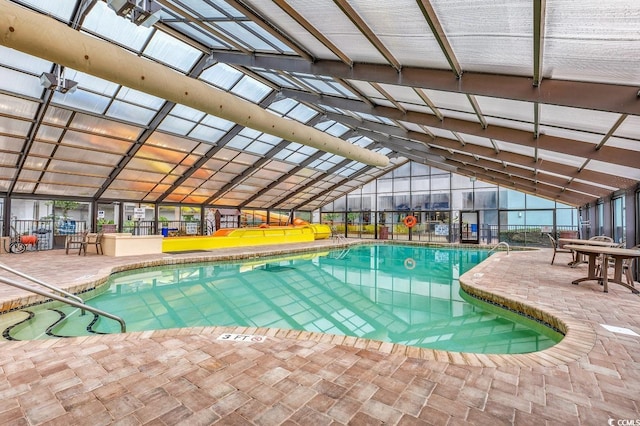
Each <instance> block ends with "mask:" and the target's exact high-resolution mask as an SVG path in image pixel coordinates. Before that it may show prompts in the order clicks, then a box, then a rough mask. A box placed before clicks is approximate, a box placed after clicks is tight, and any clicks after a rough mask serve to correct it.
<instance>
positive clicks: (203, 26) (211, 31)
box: [155, 0, 251, 54]
mask: <svg viewBox="0 0 640 426" xmlns="http://www.w3.org/2000/svg"><path fill="white" fill-rule="evenodd" d="M155 1H156V2H157V3H158V4H160V5H162V7H164V8H166V9H169V10H170V11H171V12H173V13H175V14H176V15H179V16H184V17H185V18H186V20H187V22H189V23H192V24H194V25H195V26H198V27H200V28H201V29H202V30H204V31H206V32H208V33H209V34H211V35H212V36H213V37H215V38H217V39H218V40H220V41H222V42H223V43H226V44H227V45H229V46H232V47H233V48H235V49H237V50H238V51H240V52H243V53H245V54H250V53H251V51H250V50H249V49H247V48H246V47H245V46H243V45H241V44H240V43H238V42H237V41H236V40H234V39H232V38H230V37H228V36H227V35H225V34H223V33H221V32H220V31H218V30H216V29H215V28H213V27H212V26H211V25H208V24H207V23H205V22H203V21H202V19H200V18H199V17H197V16H194V15H192V14H190V13H189V12H187V10H186V9H184V8H180V7H178V6H176V5H174V4H173V3H170V2H169V1H167V0H155Z"/></svg>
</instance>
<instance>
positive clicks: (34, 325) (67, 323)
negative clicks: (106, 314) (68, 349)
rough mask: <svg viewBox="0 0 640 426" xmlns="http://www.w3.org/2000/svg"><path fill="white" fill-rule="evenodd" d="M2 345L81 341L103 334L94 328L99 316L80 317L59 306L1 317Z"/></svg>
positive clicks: (71, 310)
mask: <svg viewBox="0 0 640 426" xmlns="http://www.w3.org/2000/svg"><path fill="white" fill-rule="evenodd" d="M0 318H1V319H2V321H0V330H2V336H0V341H7V340H36V339H52V338H58V337H78V336H89V335H93V334H100V333H97V332H96V331H94V329H93V325H94V324H95V323H96V319H97V316H96V315H94V314H91V313H86V314H85V315H81V314H80V309H77V308H74V307H70V306H62V307H61V306H57V307H51V308H43V307H42V306H38V307H37V308H36V309H23V310H19V311H13V312H9V313H6V314H4V315H2V316H1V317H0Z"/></svg>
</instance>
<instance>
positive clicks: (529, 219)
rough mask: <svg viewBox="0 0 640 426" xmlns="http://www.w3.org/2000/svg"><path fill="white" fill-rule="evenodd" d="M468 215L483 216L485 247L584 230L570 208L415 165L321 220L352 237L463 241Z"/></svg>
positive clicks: (342, 202) (328, 208)
mask: <svg viewBox="0 0 640 426" xmlns="http://www.w3.org/2000/svg"><path fill="white" fill-rule="evenodd" d="M463 212H478V217H479V223H478V224H477V227H478V230H477V231H478V237H479V242H480V244H496V243H498V242H499V241H506V242H508V243H510V244H513V245H522V246H548V245H549V239H548V237H547V236H546V234H547V233H551V234H555V235H556V237H557V236H558V235H559V233H560V232H572V233H574V234H577V232H578V228H579V221H578V211H577V209H576V208H573V207H571V206H568V205H564V204H561V203H556V202H554V201H551V200H546V199H543V198H540V197H536V196H534V195H529V194H524V193H522V192H517V191H514V190H512V189H508V188H502V187H500V186H497V185H493V184H490V183H484V182H480V181H477V180H475V179H470V178H468V177H465V176H461V175H457V174H454V173H450V172H446V171H443V170H440V169H437V168H434V167H429V166H425V165H423V164H417V163H413V162H409V163H406V164H404V165H403V166H401V167H399V168H397V169H395V170H394V171H392V172H390V173H388V174H386V175H384V176H382V177H380V178H378V179H376V180H375V181H373V182H370V183H368V184H367V185H365V186H363V187H362V188H359V189H357V190H355V191H353V192H351V193H349V194H347V195H346V196H344V197H341V198H339V199H337V200H335V201H334V202H332V203H329V204H327V205H325V206H324V207H323V208H322V209H321V214H320V221H321V222H322V223H327V224H329V225H331V226H332V227H333V229H334V232H337V233H339V234H341V235H344V236H347V237H352V238H379V239H393V240H411V241H426V242H459V241H460V220H461V217H462V213H463ZM408 217H409V219H407V218H408Z"/></svg>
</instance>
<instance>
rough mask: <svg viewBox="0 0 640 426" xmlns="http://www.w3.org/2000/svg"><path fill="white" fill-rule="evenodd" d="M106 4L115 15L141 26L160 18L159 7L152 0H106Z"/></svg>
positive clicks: (148, 25) (153, 22)
mask: <svg viewBox="0 0 640 426" xmlns="http://www.w3.org/2000/svg"><path fill="white" fill-rule="evenodd" d="M107 5H108V6H109V7H110V8H111V9H113V11H114V12H116V15H118V16H122V17H123V18H126V17H128V18H129V19H131V22H133V23H134V24H136V25H139V26H142V27H147V28H149V27H151V26H152V25H153V24H155V23H156V22H158V21H159V20H160V10H161V7H160V5H159V4H158V3H156V2H155V1H153V0H107Z"/></svg>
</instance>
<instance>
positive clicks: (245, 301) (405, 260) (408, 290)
mask: <svg viewBox="0 0 640 426" xmlns="http://www.w3.org/2000/svg"><path fill="white" fill-rule="evenodd" d="M487 253H488V252H487V251H486V250H481V249H459V248H449V247H421V246H402V245H393V244H380V245H359V246H352V247H350V248H341V249H338V250H333V251H327V252H321V253H305V254H298V255H291V256H286V257H271V258H254V259H251V260H244V261H238V262H233V263H230V262H221V263H219V262H216V263H207V264H182V265H172V266H163V267H153V268H145V269H137V270H132V271H127V272H122V273H117V274H114V275H112V276H111V277H110V279H109V282H108V284H106V285H105V286H103V287H102V289H101V291H100V294H97V295H95V297H92V298H90V299H89V300H87V302H86V303H87V304H89V305H91V306H94V307H97V308H99V309H101V310H103V311H106V312H110V313H112V314H115V315H117V316H120V317H121V318H123V319H124V320H125V321H126V323H127V331H143V330H158V329H169V328H183V327H201V326H247V327H270V328H281V329H295V330H306V331H311V332H320V333H329V334H338V335H347V336H355V337H362V338H368V339H375V340H380V341H385V342H392V343H398V344H403V345H410V346H417V347H423V348H430V349H440V350H447V351H459V352H474V353H503V354H504V353H509V354H513V353H526V352H534V351H539V350H543V349H546V348H548V347H550V346H552V345H554V344H555V343H557V342H558V341H559V340H560V339H561V338H562V335H561V334H560V333H558V332H556V331H554V330H552V329H550V328H548V327H546V326H544V325H542V324H540V323H538V322H536V321H533V320H530V319H528V318H525V317H523V316H520V315H518V314H515V313H513V312H510V311H507V310H503V309H501V308H498V307H495V306H492V305H490V304H487V303H484V302H480V301H477V300H475V299H473V298H472V297H470V296H469V295H467V294H465V293H464V292H462V291H461V290H460V287H459V283H458V277H459V276H460V275H462V274H463V273H464V272H466V271H467V270H469V269H470V268H472V267H473V266H475V265H477V264H478V263H479V262H481V261H482V260H484V259H485V258H486V257H487ZM84 298H85V299H86V298H87V297H86V296H85V297H84ZM57 309H58V310H60V309H63V310H64V309H67V308H57ZM73 311H74V310H73V309H68V312H67V313H66V314H72V312H73ZM73 315H76V316H77V315H78V313H77V312H75V313H74V314H73ZM73 327H74V325H73V321H69V320H66V321H62V322H60V323H59V324H58V325H56V326H55V327H54V328H53V334H52V335H55V336H64V335H66V334H70V333H72V332H71V331H68V330H71V329H72V328H73ZM76 327H77V326H76ZM118 327H119V326H118V324H117V323H115V322H114V321H111V320H109V319H106V318H101V319H100V320H99V321H97V322H96V323H95V324H91V325H90V327H89V328H90V329H91V330H92V332H98V333H117V332H118ZM19 331H20V330H15V332H19ZM22 332H23V333H29V331H28V329H27V328H26V327H25V330H23V331H22ZM31 333H32V334H33V333H34V332H33V331H32V332H31ZM37 337H38V336H36V335H33V336H32V338H37ZM45 337H46V336H45Z"/></svg>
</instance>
